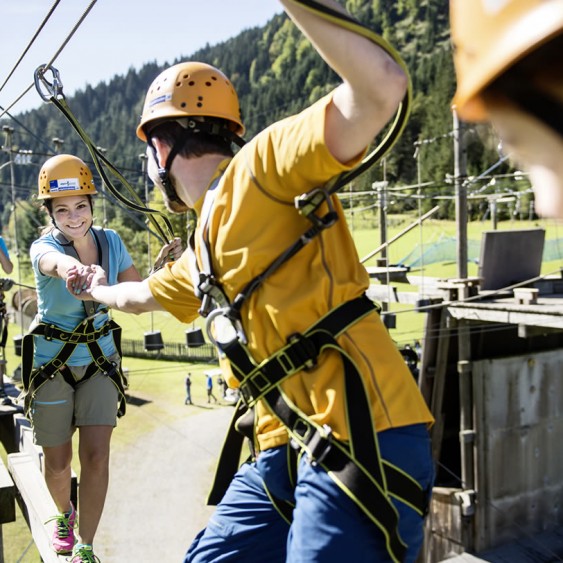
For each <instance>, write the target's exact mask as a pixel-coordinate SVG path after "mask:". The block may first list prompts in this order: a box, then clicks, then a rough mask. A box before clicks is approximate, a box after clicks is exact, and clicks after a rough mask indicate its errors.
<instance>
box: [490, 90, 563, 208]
mask: <svg viewBox="0 0 563 563" xmlns="http://www.w3.org/2000/svg"><path fill="white" fill-rule="evenodd" d="M487 109H488V112H489V115H490V119H491V122H492V124H493V126H494V128H495V129H496V131H497V133H498V134H499V136H500V138H501V139H502V141H503V146H504V150H505V152H507V153H510V154H511V155H512V156H513V158H514V160H515V161H516V162H517V163H518V165H519V166H521V167H522V168H523V169H524V170H526V171H527V172H528V173H529V175H530V180H531V182H532V187H533V189H534V194H535V207H536V212H537V213H538V215H541V216H543V217H556V218H563V137H561V136H560V135H558V134H557V133H556V132H555V131H554V130H552V129H551V128H550V127H548V126H547V125H545V124H544V123H542V122H541V121H538V120H537V119H535V118H534V117H532V116H530V115H529V114H527V113H524V112H523V111H522V110H520V109H518V107H516V106H514V105H512V104H511V103H509V102H508V101H506V100H504V101H502V102H501V101H500V100H498V101H497V100H494V99H489V100H487Z"/></svg>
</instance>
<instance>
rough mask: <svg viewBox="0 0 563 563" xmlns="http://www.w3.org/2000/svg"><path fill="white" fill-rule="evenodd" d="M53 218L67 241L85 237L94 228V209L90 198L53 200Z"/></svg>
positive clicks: (78, 197)
mask: <svg viewBox="0 0 563 563" xmlns="http://www.w3.org/2000/svg"><path fill="white" fill-rule="evenodd" d="M52 218H53V221H54V222H55V225H56V227H57V228H58V229H59V230H60V231H61V232H62V233H63V234H64V235H65V237H66V238H67V239H69V240H76V239H79V238H82V237H84V236H85V235H86V233H87V232H88V230H89V229H90V227H91V226H92V207H91V205H90V200H89V199H88V196H84V195H74V196H67V197H57V198H53V209H52Z"/></svg>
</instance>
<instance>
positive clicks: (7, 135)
mask: <svg viewBox="0 0 563 563" xmlns="http://www.w3.org/2000/svg"><path fill="white" fill-rule="evenodd" d="M2 131H4V140H5V142H4V146H3V150H4V151H5V152H7V153H8V158H9V161H8V162H9V163H10V164H9V166H10V194H11V203H12V216H13V218H14V246H15V249H16V258H17V261H18V281H19V282H20V283H21V260H20V247H19V237H18V214H17V211H16V186H15V184H16V182H15V174H14V159H13V157H12V135H13V134H14V128H13V127H10V126H9V125H4V126H3V127H2ZM18 291H19V294H20V306H19V317H20V330H21V335H22V336H23V334H24V322H23V307H22V299H21V296H22V292H21V289H20V290H18Z"/></svg>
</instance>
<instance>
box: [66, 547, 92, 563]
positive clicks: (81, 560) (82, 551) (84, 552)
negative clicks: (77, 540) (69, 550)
mask: <svg viewBox="0 0 563 563" xmlns="http://www.w3.org/2000/svg"><path fill="white" fill-rule="evenodd" d="M77 558H78V559H77ZM68 561H71V562H72V563H100V560H99V559H98V558H97V557H96V555H94V550H93V549H92V548H91V547H89V546H82V547H79V548H78V549H77V550H76V551H75V552H74V553H73V554H72V556H71V558H70V559H68Z"/></svg>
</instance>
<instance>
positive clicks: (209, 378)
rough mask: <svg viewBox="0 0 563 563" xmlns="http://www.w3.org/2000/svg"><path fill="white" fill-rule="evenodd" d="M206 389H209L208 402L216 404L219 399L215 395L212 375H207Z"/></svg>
mask: <svg viewBox="0 0 563 563" xmlns="http://www.w3.org/2000/svg"><path fill="white" fill-rule="evenodd" d="M205 377H206V378H207V380H206V388H207V402H208V403H210V402H211V399H213V401H214V402H215V403H216V402H217V397H215V395H214V394H213V376H212V375H211V374H210V373H206V374H205Z"/></svg>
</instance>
